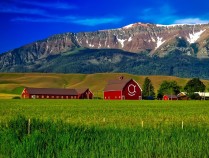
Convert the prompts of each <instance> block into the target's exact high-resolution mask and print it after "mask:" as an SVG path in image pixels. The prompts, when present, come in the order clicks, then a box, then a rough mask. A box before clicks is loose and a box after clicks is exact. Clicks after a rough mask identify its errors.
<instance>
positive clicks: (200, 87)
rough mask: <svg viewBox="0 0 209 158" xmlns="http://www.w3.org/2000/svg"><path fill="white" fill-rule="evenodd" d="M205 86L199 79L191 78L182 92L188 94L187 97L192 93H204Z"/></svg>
mask: <svg viewBox="0 0 209 158" xmlns="http://www.w3.org/2000/svg"><path fill="white" fill-rule="evenodd" d="M205 88H206V87H205V85H204V83H203V82H202V81H200V79H199V78H193V79H191V80H189V81H188V82H187V84H186V85H185V87H184V90H185V91H186V92H187V93H188V95H189V96H190V95H192V94H193V93H194V92H204V91H205Z"/></svg>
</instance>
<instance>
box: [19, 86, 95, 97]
mask: <svg viewBox="0 0 209 158" xmlns="http://www.w3.org/2000/svg"><path fill="white" fill-rule="evenodd" d="M22 98H25V99H26V98H28V99H92V98H93V93H92V92H91V91H90V90H89V89H58V88H24V90H23V92H22Z"/></svg>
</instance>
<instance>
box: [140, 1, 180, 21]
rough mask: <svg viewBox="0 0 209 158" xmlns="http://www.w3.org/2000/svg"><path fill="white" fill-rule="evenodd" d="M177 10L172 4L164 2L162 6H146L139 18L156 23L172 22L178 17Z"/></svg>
mask: <svg viewBox="0 0 209 158" xmlns="http://www.w3.org/2000/svg"><path fill="white" fill-rule="evenodd" d="M175 13H176V10H175V9H173V8H172V7H171V6H170V5H168V4H164V5H161V6H160V7H157V6H156V7H155V8H145V9H144V10H143V11H142V12H141V16H140V17H139V20H141V19H142V20H143V21H147V22H154V23H160V24H164V23H170V22H173V19H176V15H175Z"/></svg>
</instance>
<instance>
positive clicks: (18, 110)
mask: <svg viewBox="0 0 209 158" xmlns="http://www.w3.org/2000/svg"><path fill="white" fill-rule="evenodd" d="M29 120H30V121H29ZM182 121H183V126H182ZM182 127H183V128H182ZM208 138H209V104H208V101H105V100H8V99H5V100H0V142H1V143H0V157H21V158H22V157H120V158H121V157H198V158H199V157H205V158H206V157H208V156H209V139H208Z"/></svg>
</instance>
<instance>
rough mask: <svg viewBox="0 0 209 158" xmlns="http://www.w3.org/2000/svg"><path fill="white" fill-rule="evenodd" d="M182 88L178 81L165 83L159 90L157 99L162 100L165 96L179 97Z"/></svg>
mask: <svg viewBox="0 0 209 158" xmlns="http://www.w3.org/2000/svg"><path fill="white" fill-rule="evenodd" d="M180 89H181V87H180V86H179V85H178V84H177V82H176V81H170V82H169V81H163V82H162V83H161V85H160V88H159V90H158V94H157V98H158V99H162V98H163V95H165V94H174V95H177V94H178V93H179V92H180Z"/></svg>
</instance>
